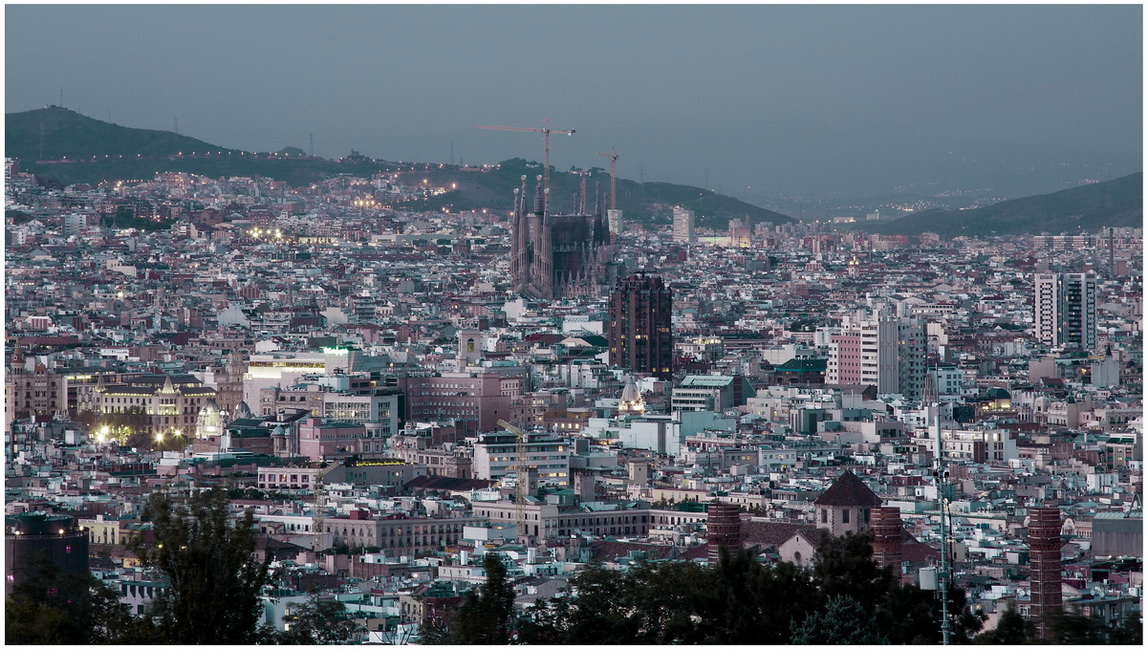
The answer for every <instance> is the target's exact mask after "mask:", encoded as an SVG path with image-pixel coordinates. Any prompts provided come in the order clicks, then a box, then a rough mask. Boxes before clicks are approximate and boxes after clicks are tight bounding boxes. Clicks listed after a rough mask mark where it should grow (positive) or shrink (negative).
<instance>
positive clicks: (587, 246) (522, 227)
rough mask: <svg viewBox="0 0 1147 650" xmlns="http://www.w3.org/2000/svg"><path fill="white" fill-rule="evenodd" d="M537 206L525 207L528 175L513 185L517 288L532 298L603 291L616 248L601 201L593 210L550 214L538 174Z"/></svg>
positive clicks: (512, 270)
mask: <svg viewBox="0 0 1147 650" xmlns="http://www.w3.org/2000/svg"><path fill="white" fill-rule="evenodd" d="M537 181H538V185H537V192H536V196H535V197H534V208H533V211H532V212H527V210H526V177H525V176H522V187H521V189H520V190H519V189H515V190H514V211H513V214H512V215H511V217H510V221H511V229H512V233H513V235H512V239H511V244H510V275H511V278H512V280H513V284H514V291H517V292H519V293H524V294H526V295H529V296H532V297H534V298H546V299H550V300H553V299H557V298H563V297H568V296H578V295H580V296H599V295H601V291H602V289H603V288H604V287H605V286H608V285H607V282H608V274H609V268H610V266H611V259H610V256H611V254H612V249H611V247H610V246H609V243H610V241H611V238H610V232H609V224H608V223H607V222H606V220H605V218H604V216H603V215H602V213H601V205H600V203H599V204H598V205H596V206H595V208H594V215H592V216H591V215H588V214H549V213H547V211H546V207H545V206H546V201H545V195H546V192H548V190H549V188H544V187H542V177H541V176H538V179H537Z"/></svg>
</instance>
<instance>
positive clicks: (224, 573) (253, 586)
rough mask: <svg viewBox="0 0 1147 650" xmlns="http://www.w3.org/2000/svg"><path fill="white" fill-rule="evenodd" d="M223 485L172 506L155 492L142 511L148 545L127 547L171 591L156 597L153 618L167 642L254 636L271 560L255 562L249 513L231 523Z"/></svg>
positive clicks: (135, 543)
mask: <svg viewBox="0 0 1147 650" xmlns="http://www.w3.org/2000/svg"><path fill="white" fill-rule="evenodd" d="M228 513H229V508H228V503H227V495H226V492H225V491H224V490H208V491H205V492H200V493H197V494H193V495H192V496H191V497H189V498H188V499H187V501H186V503H175V502H173V501H172V499H171V498H170V497H169V496H168V495H166V494H164V493H154V494H152V496H151V499H150V501H149V503H148V506H147V507H146V508H145V516H146V517H149V518H150V519H151V522H152V526H153V531H154V533H155V542H154V543H153V544H144V543H143V542H142V541H141V540H140V539H139V538H136V539H134V540H133V541H132V543H131V548H132V549H133V550H135V552H136V553H137V554H138V555H139V557H140V561H141V562H143V564H145V565H147V566H152V567H155V568H157V569H159V570H160V571H161V572H162V573H163V574H164V575H165V577H166V578H167V582H168V584H169V589H168V590H167V591H166V592H164V593H163V594H161V596H160V597H158V598H156V600H155V603H154V611H153V615H154V616H156V617H158V618H159V620H160V621H161V623H162V624H161V626H160V629H161V631H162V633H163V635H164V641H165V642H167V643H179V644H204V643H206V644H245V643H251V642H253V641H254V640H255V639H256V638H257V631H258V624H259V619H260V618H261V616H262V604H261V602H260V600H259V594H260V591H261V589H262V587H263V585H264V584H265V583H266V582H267V576H268V565H267V563H266V562H264V563H262V564H260V563H257V562H256V561H255V560H254V557H253V554H254V551H255V540H256V538H255V531H254V517H253V516H252V514H251V512H250V511H249V510H248V511H247V512H246V513H245V514H244V515H243V517H242V518H240V519H239V520H238V521H237V522H236V523H234V524H232V523H231V522H230V521H229V517H228Z"/></svg>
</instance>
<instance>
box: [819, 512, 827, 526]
mask: <svg viewBox="0 0 1147 650" xmlns="http://www.w3.org/2000/svg"><path fill="white" fill-rule="evenodd" d="M820 523H822V524H827V523H828V508H821V510H820Z"/></svg>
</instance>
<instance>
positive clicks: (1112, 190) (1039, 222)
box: [858, 172, 1143, 237]
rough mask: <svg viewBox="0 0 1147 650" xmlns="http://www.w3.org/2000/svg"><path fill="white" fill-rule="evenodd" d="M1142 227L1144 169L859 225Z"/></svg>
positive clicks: (911, 230) (892, 230) (1013, 230)
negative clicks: (1099, 180) (971, 206)
mask: <svg viewBox="0 0 1147 650" xmlns="http://www.w3.org/2000/svg"><path fill="white" fill-rule="evenodd" d="M1142 225H1143V173H1142V172H1138V173H1135V174H1131V175H1130V176H1124V177H1123V178H1117V179H1115V180H1112V181H1107V182H1103V183H1090V184H1088V185H1081V186H1079V187H1072V188H1069V189H1066V190H1060V191H1059V192H1053V193H1051V194H1041V195H1039V196H1029V197H1024V198H1020V199H1012V200H1010V201H1002V202H1000V203H995V204H993V205H988V206H984V207H982V208H974V209H969V210H956V211H952V210H925V211H923V212H918V213H914V214H910V215H908V216H906V217H903V218H901V219H897V220H896V221H893V222H889V223H873V224H871V225H869V224H867V223H862V224H859V225H858V228H859V229H861V230H866V231H869V232H877V233H884V234H902V235H918V234H920V233H922V232H935V233H938V234H939V235H941V236H943V237H958V236H961V235H967V236H982V235H1009V234H1021V233H1028V234H1037V235H1038V234H1040V233H1043V232H1046V233H1051V234H1058V233H1061V232H1075V231H1080V230H1084V231H1095V230H1098V229H1099V228H1101V227H1103V226H1138V227H1142Z"/></svg>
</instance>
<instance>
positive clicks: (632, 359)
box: [609, 273, 673, 379]
mask: <svg viewBox="0 0 1147 650" xmlns="http://www.w3.org/2000/svg"><path fill="white" fill-rule="evenodd" d="M672 316H673V292H672V291H671V290H670V289H669V287H667V286H665V283H664V282H662V280H661V278H660V277H659V276H655V275H645V274H644V273H635V274H633V275H631V276H629V277H627V278H623V279H620V280H618V281H617V284H615V285H614V287H613V292H612V293H611V294H610V296H609V362H610V363H612V364H614V365H617V366H620V367H622V368H628V369H630V370H632V371H634V372H642V373H650V374H653V375H656V376H657V377H659V378H661V379H670V378H672V377H673V327H672V325H673V321H672Z"/></svg>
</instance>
